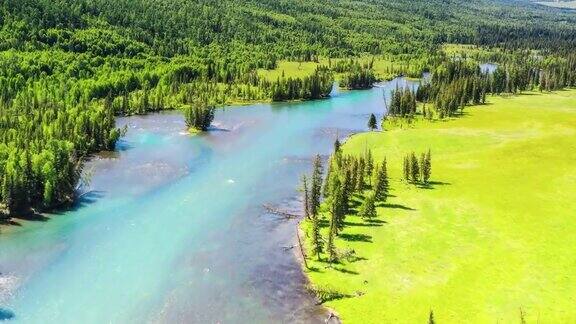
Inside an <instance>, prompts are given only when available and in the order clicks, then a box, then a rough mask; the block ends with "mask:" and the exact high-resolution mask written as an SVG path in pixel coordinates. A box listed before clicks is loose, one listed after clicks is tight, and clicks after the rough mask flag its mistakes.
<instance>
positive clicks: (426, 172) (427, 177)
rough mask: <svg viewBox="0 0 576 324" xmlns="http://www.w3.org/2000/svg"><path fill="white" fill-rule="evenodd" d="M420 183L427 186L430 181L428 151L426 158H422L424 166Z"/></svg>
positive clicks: (430, 159)
mask: <svg viewBox="0 0 576 324" xmlns="http://www.w3.org/2000/svg"><path fill="white" fill-rule="evenodd" d="M422 168H423V171H422V181H424V183H426V184H428V183H429V181H430V177H431V175H432V154H431V152H430V150H428V152H426V156H425V158H424V165H423V166H422Z"/></svg>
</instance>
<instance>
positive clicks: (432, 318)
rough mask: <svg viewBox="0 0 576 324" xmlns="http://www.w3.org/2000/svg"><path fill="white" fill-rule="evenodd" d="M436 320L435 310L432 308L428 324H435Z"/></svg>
mask: <svg viewBox="0 0 576 324" xmlns="http://www.w3.org/2000/svg"><path fill="white" fill-rule="evenodd" d="M435 323H436V322H435V321H434V312H433V311H432V310H430V315H429V316H428V324H435Z"/></svg>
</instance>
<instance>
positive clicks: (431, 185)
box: [418, 181, 451, 190]
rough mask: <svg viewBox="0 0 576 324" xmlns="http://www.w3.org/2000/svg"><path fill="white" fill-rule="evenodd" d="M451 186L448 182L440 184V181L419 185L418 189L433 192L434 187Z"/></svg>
mask: <svg viewBox="0 0 576 324" xmlns="http://www.w3.org/2000/svg"><path fill="white" fill-rule="evenodd" d="M449 185H451V183H448V182H442V181H430V182H428V183H423V184H419V185H418V188H420V189H427V190H433V189H436V187H439V186H449Z"/></svg>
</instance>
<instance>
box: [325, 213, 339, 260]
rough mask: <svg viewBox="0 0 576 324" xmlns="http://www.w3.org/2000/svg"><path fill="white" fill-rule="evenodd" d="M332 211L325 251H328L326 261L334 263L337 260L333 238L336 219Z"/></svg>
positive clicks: (335, 231)
mask: <svg viewBox="0 0 576 324" xmlns="http://www.w3.org/2000/svg"><path fill="white" fill-rule="evenodd" d="M336 217H337V216H336V215H335V214H334V212H332V218H331V220H330V232H329V234H328V243H327V245H326V252H327V253H328V262H330V263H334V262H338V252H337V250H336V244H335V242H334V240H335V239H336V234H337V231H338V229H337V221H338V220H337V219H336Z"/></svg>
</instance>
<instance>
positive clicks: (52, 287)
mask: <svg viewBox="0 0 576 324" xmlns="http://www.w3.org/2000/svg"><path fill="white" fill-rule="evenodd" d="M405 84H407V81H406V80H404V79H401V78H399V79H396V80H393V81H391V82H387V83H385V84H382V85H380V86H379V87H375V88H374V89H372V90H366V91H352V92H342V93H337V92H335V93H333V97H332V98H331V99H327V100H320V101H312V102H302V103H286V104H262V105H254V106H249V107H243V108H227V109H223V110H219V111H218V112H217V115H216V119H215V123H214V125H215V127H214V129H213V130H212V131H210V132H209V133H207V134H205V135H201V136H194V137H191V136H189V135H186V134H185V133H183V130H184V128H185V127H184V122H183V118H182V116H181V115H179V114H178V113H177V112H171V113H162V114H153V115H148V116H143V117H129V118H122V119H120V120H119V121H118V124H119V125H120V126H122V125H128V129H129V131H128V133H127V135H126V137H125V138H123V139H122V140H121V141H120V143H119V145H118V149H117V151H116V152H114V153H113V154H107V155H102V156H101V157H97V158H95V159H94V160H93V161H91V162H90V163H89V164H88V166H87V169H88V170H90V173H92V174H93V176H92V181H91V184H90V190H91V191H89V192H88V193H87V194H85V195H83V196H82V199H81V201H80V202H79V203H78V206H77V207H76V208H74V209H73V210H71V211H67V212H63V213H60V214H57V215H50V220H49V221H47V222H33V223H26V224H24V226H22V227H12V228H10V229H8V231H6V229H3V230H4V232H3V233H2V234H0V320H2V319H11V320H12V321H13V322H23V323H78V322H82V323H102V322H107V323H142V322H155V323H156V322H170V323H174V322H178V323H183V322H186V323H190V322H194V323H217V322H221V323H246V322H250V323H269V322H274V323H278V322H318V321H320V320H323V319H324V318H325V316H326V314H325V310H324V309H323V308H322V307H319V306H317V305H315V302H314V300H313V299H312V298H311V297H310V296H309V295H308V294H307V293H306V291H305V289H304V283H305V279H304V276H303V275H302V273H301V271H300V266H299V264H298V261H297V260H296V258H295V256H294V250H293V249H290V248H289V247H291V246H293V245H294V244H295V229H296V226H295V225H296V222H297V221H296V220H290V221H286V220H284V219H282V218H279V217H278V216H275V215H271V214H269V213H267V212H266V211H265V210H264V209H263V208H262V204H272V205H282V206H283V208H288V209H291V210H294V212H298V210H299V207H300V202H299V201H298V199H299V196H298V192H297V187H298V182H299V177H300V175H301V174H303V173H304V172H308V171H309V170H310V168H311V160H312V157H313V155H314V154H316V153H320V154H322V155H324V156H326V155H327V154H329V153H330V151H331V148H332V144H333V141H334V139H335V138H336V136H338V137H340V138H343V137H345V136H346V135H348V134H350V133H352V132H357V131H363V130H365V129H366V123H367V121H368V116H369V114H370V113H372V112H374V113H376V114H377V115H378V117H381V116H382V114H383V112H384V108H383V107H384V102H383V93H386V94H387V95H388V92H389V91H390V90H391V89H393V88H395V87H396V86H397V85H399V86H404V85H405ZM388 96H389V95H388Z"/></svg>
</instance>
